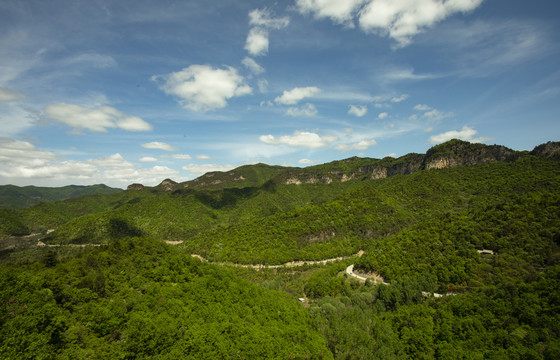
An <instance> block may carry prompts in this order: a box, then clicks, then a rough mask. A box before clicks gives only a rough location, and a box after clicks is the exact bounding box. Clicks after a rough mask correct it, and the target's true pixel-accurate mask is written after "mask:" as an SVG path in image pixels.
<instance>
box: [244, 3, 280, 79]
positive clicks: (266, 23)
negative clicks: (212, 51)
mask: <svg viewBox="0 0 560 360" xmlns="http://www.w3.org/2000/svg"><path fill="white" fill-rule="evenodd" d="M289 24H290V19H289V18H288V17H282V18H273V17H272V15H271V13H270V10H268V9H266V8H265V9H254V10H251V11H250V12H249V25H251V26H253V27H252V28H251V30H249V34H248V35H247V40H246V41H245V50H247V51H248V52H249V54H251V55H253V56H261V55H266V53H268V29H275V30H279V29H282V28H285V27H286V26H288V25H289ZM255 64H256V63H255ZM246 66H247V65H246ZM263 71H264V70H263ZM261 72H262V71H261Z"/></svg>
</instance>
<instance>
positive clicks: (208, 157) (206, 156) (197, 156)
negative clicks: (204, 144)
mask: <svg viewBox="0 0 560 360" xmlns="http://www.w3.org/2000/svg"><path fill="white" fill-rule="evenodd" d="M196 158H197V159H198V160H210V159H212V157H211V156H209V155H196Z"/></svg>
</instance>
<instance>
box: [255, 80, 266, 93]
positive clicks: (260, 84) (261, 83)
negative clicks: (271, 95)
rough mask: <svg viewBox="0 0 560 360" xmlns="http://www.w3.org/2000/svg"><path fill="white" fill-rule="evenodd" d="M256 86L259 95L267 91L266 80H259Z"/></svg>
mask: <svg viewBox="0 0 560 360" xmlns="http://www.w3.org/2000/svg"><path fill="white" fill-rule="evenodd" d="M257 84H258V87H259V91H260V92H261V93H265V92H267V91H268V81H267V80H266V79H259V81H258V82H257Z"/></svg>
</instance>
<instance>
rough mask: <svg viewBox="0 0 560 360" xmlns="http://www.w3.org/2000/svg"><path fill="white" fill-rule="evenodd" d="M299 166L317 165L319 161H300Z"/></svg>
mask: <svg viewBox="0 0 560 360" xmlns="http://www.w3.org/2000/svg"><path fill="white" fill-rule="evenodd" d="M298 163H299V164H304V165H310V164H316V163H317V161H316V160H309V159H301V160H299V161H298Z"/></svg>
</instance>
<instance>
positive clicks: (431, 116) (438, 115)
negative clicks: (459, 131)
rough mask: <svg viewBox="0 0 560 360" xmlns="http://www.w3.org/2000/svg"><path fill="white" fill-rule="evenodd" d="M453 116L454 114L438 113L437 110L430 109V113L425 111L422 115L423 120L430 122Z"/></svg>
mask: <svg viewBox="0 0 560 360" xmlns="http://www.w3.org/2000/svg"><path fill="white" fill-rule="evenodd" d="M453 116H454V114H453V113H452V112H444V111H439V110H438V109H432V110H430V111H426V112H425V113H424V115H422V117H423V118H425V119H427V120H428V121H431V122H438V121H441V120H443V119H445V118H449V117H453Z"/></svg>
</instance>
